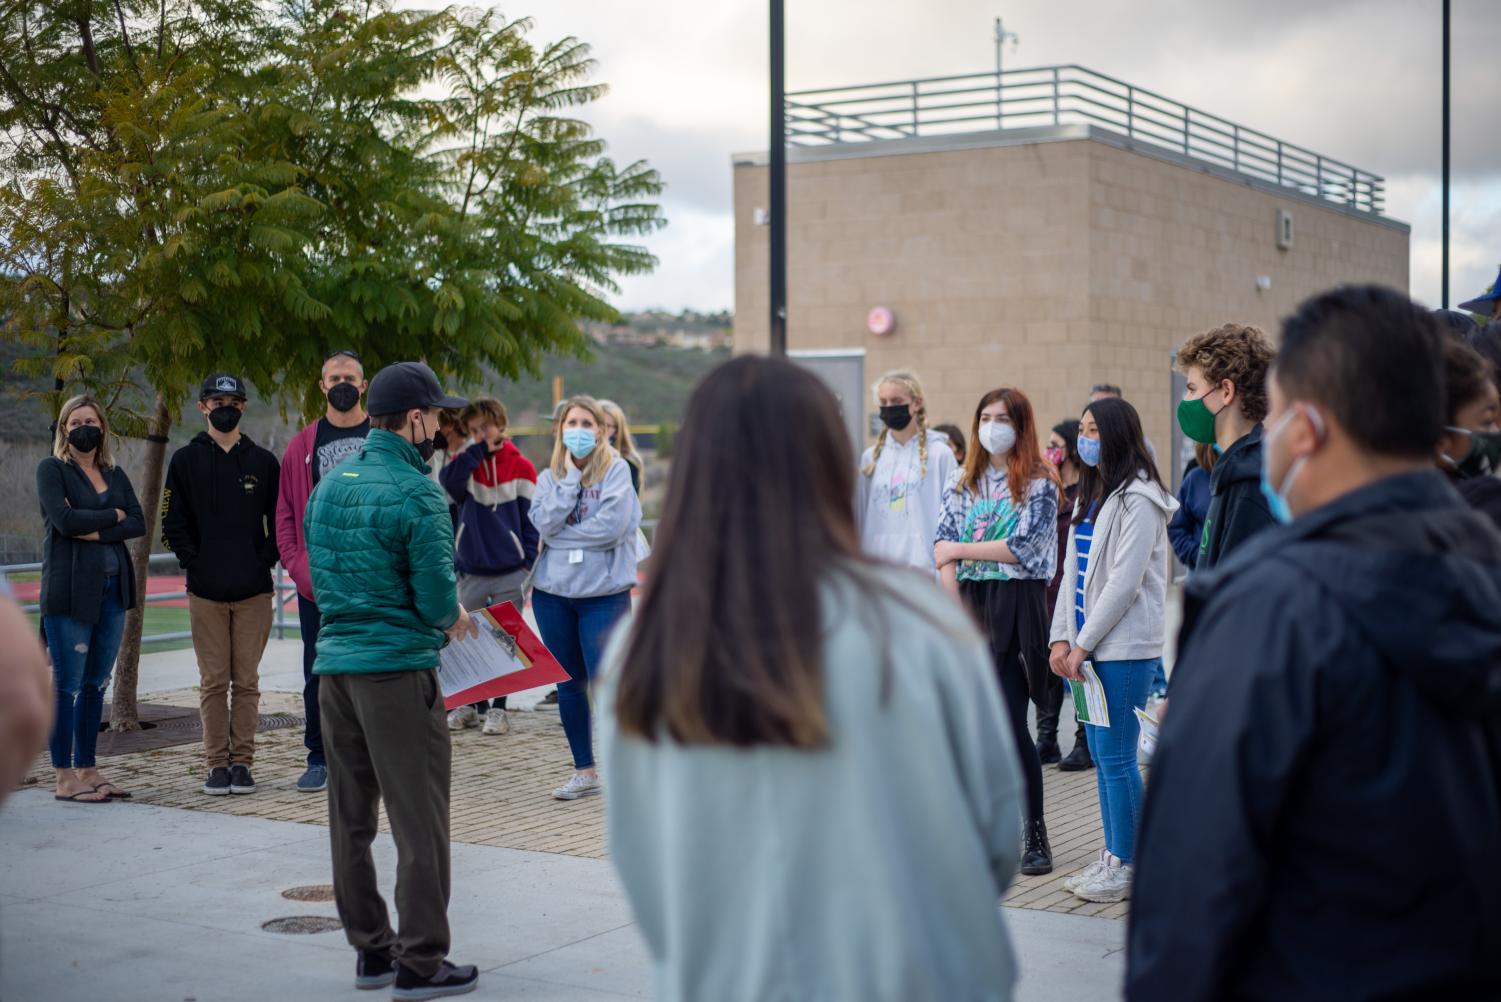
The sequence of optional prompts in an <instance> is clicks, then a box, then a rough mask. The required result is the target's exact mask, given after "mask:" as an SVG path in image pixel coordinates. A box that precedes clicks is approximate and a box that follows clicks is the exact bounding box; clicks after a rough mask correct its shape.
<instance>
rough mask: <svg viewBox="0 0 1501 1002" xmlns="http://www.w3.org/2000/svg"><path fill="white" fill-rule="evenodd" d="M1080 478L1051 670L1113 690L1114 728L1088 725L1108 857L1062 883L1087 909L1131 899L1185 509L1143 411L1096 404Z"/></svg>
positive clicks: (1085, 420) (1086, 428) (1082, 432)
mask: <svg viewBox="0 0 1501 1002" xmlns="http://www.w3.org/2000/svg"><path fill="white" fill-rule="evenodd" d="M1078 447H1079V458H1080V460H1082V461H1083V463H1084V466H1085V469H1084V472H1083V475H1082V476H1081V477H1080V480H1079V497H1078V501H1077V502H1076V503H1075V508H1074V520H1073V526H1072V527H1071V528H1070V530H1069V534H1068V547H1067V549H1066V551H1065V553H1064V563H1063V580H1064V581H1065V582H1066V583H1069V584H1070V585H1071V587H1066V588H1064V589H1063V590H1062V591H1061V592H1060V594H1059V596H1058V602H1057V604H1056V605H1055V606H1054V607H1053V626H1052V629H1051V630H1050V632H1049V639H1050V641H1051V645H1052V650H1051V654H1050V657H1049V663H1050V665H1051V667H1052V670H1053V671H1054V672H1055V673H1057V674H1059V675H1062V676H1063V677H1064V678H1066V679H1070V680H1072V681H1075V682H1076V681H1080V680H1082V678H1083V677H1084V665H1085V664H1086V662H1087V663H1091V664H1092V665H1093V668H1094V672H1095V674H1096V675H1097V676H1099V680H1100V684H1101V687H1102V688H1103V689H1104V692H1105V705H1106V711H1107V713H1108V716H1109V721H1108V726H1098V725H1091V724H1086V725H1085V733H1086V736H1087V738H1088V741H1089V753H1090V755H1091V756H1092V757H1093V758H1094V760H1095V765H1096V769H1095V782H1096V784H1097V785H1098V787H1099V796H1100V815H1101V817H1102V819H1103V821H1104V826H1105V848H1104V849H1102V850H1101V851H1100V858H1099V859H1098V860H1097V861H1096V862H1094V863H1092V864H1091V865H1090V866H1089V867H1088V868H1086V869H1085V870H1084V871H1083V872H1082V873H1080V874H1077V875H1075V876H1073V877H1071V878H1069V880H1068V881H1066V882H1065V883H1064V886H1065V887H1067V888H1068V889H1069V890H1070V891H1072V892H1073V893H1074V894H1075V895H1077V896H1078V897H1080V898H1083V899H1084V900H1085V901H1122V900H1124V899H1125V898H1126V897H1128V896H1129V895H1130V892H1131V877H1132V874H1133V872H1134V871H1133V862H1132V861H1133V859H1134V858H1135V847H1136V827H1137V823H1138V822H1139V821H1140V820H1141V797H1142V786H1141V770H1140V769H1139V768H1138V767H1137V764H1136V743H1137V739H1138V737H1139V736H1140V724H1139V722H1138V721H1137V718H1136V708H1137V707H1139V706H1145V705H1146V702H1147V696H1148V694H1149V693H1150V691H1151V686H1152V676H1153V675H1154V673H1155V672H1156V669H1157V668H1158V667H1159V666H1160V665H1161V663H1162V641H1163V632H1164V630H1165V629H1166V626H1165V623H1166V611H1165V603H1166V596H1167V574H1168V567H1169V564H1168V558H1169V556H1170V554H1171V546H1170V544H1169V542H1168V537H1167V524H1168V520H1169V519H1170V518H1171V517H1172V514H1173V512H1174V511H1176V510H1177V509H1178V502H1177V501H1176V500H1175V499H1174V498H1173V496H1172V495H1171V494H1169V493H1168V491H1167V489H1166V488H1164V487H1163V485H1162V479H1161V477H1159V475H1158V473H1157V466H1156V464H1155V463H1154V462H1153V460H1152V457H1151V454H1150V453H1149V452H1148V451H1147V446H1146V438H1145V437H1144V436H1143V434H1142V430H1141V418H1140V417H1138V416H1137V413H1136V408H1134V407H1132V406H1131V405H1130V404H1128V403H1126V402H1125V401H1124V400H1121V399H1119V398H1115V397H1110V398H1106V399H1102V400H1097V401H1095V402H1094V403H1092V404H1090V405H1089V406H1088V407H1087V408H1085V410H1084V416H1083V417H1082V418H1081V419H1080V422H1079V438H1078Z"/></svg>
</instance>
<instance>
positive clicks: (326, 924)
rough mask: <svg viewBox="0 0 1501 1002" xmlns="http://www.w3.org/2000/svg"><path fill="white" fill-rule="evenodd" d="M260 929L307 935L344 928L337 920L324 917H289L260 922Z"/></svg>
mask: <svg viewBox="0 0 1501 1002" xmlns="http://www.w3.org/2000/svg"><path fill="white" fill-rule="evenodd" d="M261 928H262V929H264V930H266V931H267V932H282V933H287V934H289V935H308V934H310V933H315V932H333V931H335V930H337V929H342V928H344V926H343V925H342V924H341V923H340V922H339V920H338V919H336V918H328V917H327V916H324V915H289V916H287V917H285V918H274V919H272V920H271V921H269V922H262V923H261Z"/></svg>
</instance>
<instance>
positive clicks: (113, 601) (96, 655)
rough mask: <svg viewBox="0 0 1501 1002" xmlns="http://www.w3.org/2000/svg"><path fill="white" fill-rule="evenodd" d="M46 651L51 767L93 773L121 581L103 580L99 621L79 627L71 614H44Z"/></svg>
mask: <svg viewBox="0 0 1501 1002" xmlns="http://www.w3.org/2000/svg"><path fill="white" fill-rule="evenodd" d="M42 626H43V628H44V629H46V631H47V652H48V653H49V654H51V655H52V687H53V689H55V690H56V695H57V707H56V709H57V712H56V714H55V715H54V716H53V721H52V740H51V742H50V743H49V745H50V748H51V752H52V768H54V769H92V768H93V767H94V745H95V744H96V743H97V742H98V740H99V721H100V719H101V718H102V717H103V716H104V688H105V686H107V685H108V684H109V673H110V672H111V671H113V670H114V667H115V655H116V654H118V653H119V652H120V635H121V634H122V633H123V632H124V630H125V607H124V605H122V604H121V602H120V579H119V578H118V577H116V576H114V575H111V576H110V577H107V578H105V579H104V602H103V603H102V604H101V605H100V607H99V622H97V623H80V622H79V621H78V620H76V619H74V618H73V617H72V616H45V617H43V622H42Z"/></svg>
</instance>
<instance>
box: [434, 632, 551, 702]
mask: <svg viewBox="0 0 1501 1002" xmlns="http://www.w3.org/2000/svg"><path fill="white" fill-rule="evenodd" d="M472 615H473V618H474V625H475V626H478V627H479V636H477V637H469V636H466V637H464V638H463V639H461V640H450V641H449V642H448V646H447V647H444V648H443V650H442V653H441V654H440V658H439V663H438V683H439V685H440V686H441V687H442V689H443V695H444V696H452V695H453V694H454V693H458V692H463V691H464V690H465V689H472V688H474V687H475V686H477V685H483V684H484V683H486V682H489V681H490V680H491V679H497V678H500V677H502V676H504V675H510V674H512V673H513V672H518V671H525V670H526V669H527V668H529V667H531V666H530V665H529V664H527V662H526V661H525V660H523V657H522V655H521V654H520V652H518V651H517V649H516V641H515V639H514V638H512V637H511V636H510V634H508V633H506V632H505V631H504V630H502V629H500V628H499V627H497V626H493V625H491V623H490V621H489V618H488V617H487V616H485V615H483V614H482V613H474V614H472ZM497 634H499V636H497Z"/></svg>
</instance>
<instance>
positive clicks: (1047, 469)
mask: <svg viewBox="0 0 1501 1002" xmlns="http://www.w3.org/2000/svg"><path fill="white" fill-rule="evenodd" d="M997 401H1000V402H1002V403H1004V404H1005V405H1006V413H1007V414H1009V415H1010V417H1011V427H1013V428H1015V429H1016V444H1015V445H1013V446H1012V447H1011V454H1010V455H1009V456H1007V457H1006V486H1007V488H1008V489H1010V491H1011V498H1012V501H1013V502H1014V503H1015V504H1016V505H1017V506H1020V505H1021V503H1022V500H1023V499H1024V498H1025V497H1026V496H1027V482H1028V481H1030V480H1038V479H1042V480H1048V481H1051V482H1052V484H1053V485H1054V486H1055V487H1057V488H1058V496H1059V498H1062V497H1063V481H1062V480H1060V479H1059V477H1058V471H1057V470H1056V469H1054V468H1053V464H1052V463H1049V462H1048V461H1047V460H1046V459H1044V458H1042V446H1041V445H1040V444H1039V443H1038V441H1037V421H1036V419H1035V418H1034V417H1033V416H1032V401H1030V400H1028V399H1027V395H1026V394H1025V393H1023V392H1022V391H1021V390H1018V389H1013V388H1011V387H1003V388H1001V389H999V390H991V391H990V392H989V393H987V394H985V395H984V396H983V397H981V398H980V402H979V403H978V404H976V405H975V417H974V421H973V422H972V423H971V425H970V432H969V440H970V443H971V445H972V448H970V449H969V450H968V451H967V452H966V453H965V455H964V473H963V474H962V475H960V477H959V489H960V490H961V491H972V492H978V490H979V484H980V478H981V477H982V476H984V471H985V467H987V466H989V465H990V452H989V451H988V450H987V449H986V448H985V444H984V443H983V442H981V441H980V414H981V413H982V412H983V411H984V410H985V408H987V407H989V406H990V405H991V404H993V403H995V402H997Z"/></svg>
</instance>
